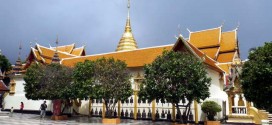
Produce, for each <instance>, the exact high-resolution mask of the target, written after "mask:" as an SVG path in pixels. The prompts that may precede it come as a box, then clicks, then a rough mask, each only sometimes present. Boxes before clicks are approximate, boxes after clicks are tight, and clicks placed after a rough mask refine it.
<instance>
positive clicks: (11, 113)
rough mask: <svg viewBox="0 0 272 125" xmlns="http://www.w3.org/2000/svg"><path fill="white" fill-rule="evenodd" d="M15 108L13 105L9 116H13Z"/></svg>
mask: <svg viewBox="0 0 272 125" xmlns="http://www.w3.org/2000/svg"><path fill="white" fill-rule="evenodd" d="M13 110H14V109H13V107H11V109H10V113H9V116H10V117H12V115H13Z"/></svg>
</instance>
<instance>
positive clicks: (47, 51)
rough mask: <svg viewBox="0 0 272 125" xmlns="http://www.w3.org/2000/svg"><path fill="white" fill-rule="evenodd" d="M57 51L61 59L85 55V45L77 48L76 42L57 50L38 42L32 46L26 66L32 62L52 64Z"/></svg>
mask: <svg viewBox="0 0 272 125" xmlns="http://www.w3.org/2000/svg"><path fill="white" fill-rule="evenodd" d="M56 52H57V55H58V57H59V59H60V60H61V59H65V58H71V57H79V56H85V48H84V46H83V47H78V48H75V44H71V45H65V46H58V47H57V51H56V47H51V46H50V47H45V46H42V45H39V44H36V46H35V47H34V48H33V47H31V51H30V54H29V56H28V58H27V65H26V66H27V67H28V66H29V65H30V64H31V63H32V62H40V63H44V64H50V63H51V62H52V59H53V58H54V55H55V53H56Z"/></svg>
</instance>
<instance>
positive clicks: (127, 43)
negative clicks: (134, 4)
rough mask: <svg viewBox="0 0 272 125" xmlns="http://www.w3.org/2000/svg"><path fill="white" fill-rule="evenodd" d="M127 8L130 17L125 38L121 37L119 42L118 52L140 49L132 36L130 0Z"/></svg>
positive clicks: (124, 34)
mask: <svg viewBox="0 0 272 125" xmlns="http://www.w3.org/2000/svg"><path fill="white" fill-rule="evenodd" d="M127 8H128V16H127V22H126V27H125V32H124V33H123V36H122V37H121V39H120V41H119V44H118V46H117V49H116V51H126V50H135V49H137V48H138V46H137V43H136V41H135V39H134V36H133V34H132V30H131V26H130V17H129V9H130V0H128V5H127Z"/></svg>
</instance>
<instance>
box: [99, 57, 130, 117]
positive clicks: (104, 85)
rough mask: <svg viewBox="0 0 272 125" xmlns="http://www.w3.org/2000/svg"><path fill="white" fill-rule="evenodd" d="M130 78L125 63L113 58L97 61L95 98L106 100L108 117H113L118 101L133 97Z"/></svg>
mask: <svg viewBox="0 0 272 125" xmlns="http://www.w3.org/2000/svg"><path fill="white" fill-rule="evenodd" d="M130 77H131V76H130V75H129V73H128V71H127V65H126V63H125V62H124V61H120V60H115V59H113V58H108V59H106V58H101V59H98V60H96V61H95V77H94V78H95V83H94V92H95V93H94V98H95V99H103V100H104V102H105V105H106V110H107V112H106V117H108V118H111V117H113V116H112V114H113V112H114V111H115V109H116V108H115V107H116V103H117V101H124V100H126V99H127V98H128V97H129V96H131V95H132V88H131V83H130V80H129V79H130Z"/></svg>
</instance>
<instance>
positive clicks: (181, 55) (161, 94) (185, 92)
mask: <svg viewBox="0 0 272 125" xmlns="http://www.w3.org/2000/svg"><path fill="white" fill-rule="evenodd" d="M144 72H145V80H144V81H143V84H141V88H140V92H139V97H140V99H148V100H154V99H161V100H162V102H163V101H164V100H165V99H166V101H167V102H169V103H173V104H174V105H175V107H176V109H177V113H178V114H179V116H182V115H181V111H180V106H181V105H179V103H180V101H181V100H182V102H183V103H184V105H183V106H185V107H186V110H185V117H183V118H182V117H180V119H179V122H181V123H187V120H188V115H189V112H190V107H191V106H190V105H191V104H192V102H193V101H194V100H196V101H197V102H200V100H204V99H206V98H207V97H209V94H210V93H209V86H210V81H211V78H208V77H207V72H206V70H205V67H204V65H203V63H202V62H201V61H200V60H199V59H197V58H196V57H193V56H192V55H191V54H189V53H187V52H174V51H164V52H163V54H162V55H161V56H158V57H157V58H156V59H155V60H154V61H153V62H152V63H151V64H148V65H145V67H144ZM186 99H187V103H186V102H185V100H186Z"/></svg>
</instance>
